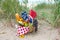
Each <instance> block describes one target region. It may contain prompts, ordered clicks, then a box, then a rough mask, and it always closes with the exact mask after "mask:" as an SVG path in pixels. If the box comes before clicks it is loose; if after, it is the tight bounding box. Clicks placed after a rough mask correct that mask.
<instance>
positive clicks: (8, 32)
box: [0, 20, 60, 40]
mask: <svg viewBox="0 0 60 40" xmlns="http://www.w3.org/2000/svg"><path fill="white" fill-rule="evenodd" d="M2 24H3V22H1V21H0V40H60V35H59V32H58V29H54V28H52V27H51V25H50V24H48V23H47V22H45V21H42V20H40V21H39V26H38V31H37V33H35V32H33V33H29V34H27V35H25V38H19V37H17V36H16V28H15V27H13V28H12V27H9V26H8V27H6V25H2Z"/></svg>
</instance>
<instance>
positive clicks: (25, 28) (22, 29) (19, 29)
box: [17, 27, 29, 36]
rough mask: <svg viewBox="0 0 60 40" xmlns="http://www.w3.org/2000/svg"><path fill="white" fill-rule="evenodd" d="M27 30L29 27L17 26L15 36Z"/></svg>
mask: <svg viewBox="0 0 60 40" xmlns="http://www.w3.org/2000/svg"><path fill="white" fill-rule="evenodd" d="M28 32H29V27H18V29H17V36H19V35H23V34H26V33H28Z"/></svg>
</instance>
